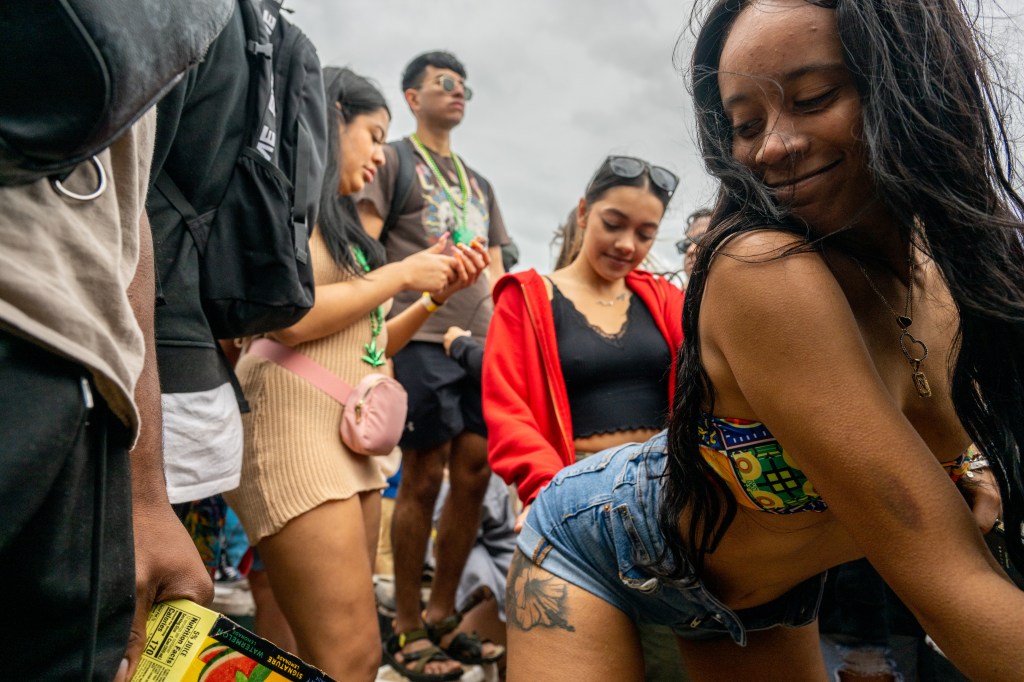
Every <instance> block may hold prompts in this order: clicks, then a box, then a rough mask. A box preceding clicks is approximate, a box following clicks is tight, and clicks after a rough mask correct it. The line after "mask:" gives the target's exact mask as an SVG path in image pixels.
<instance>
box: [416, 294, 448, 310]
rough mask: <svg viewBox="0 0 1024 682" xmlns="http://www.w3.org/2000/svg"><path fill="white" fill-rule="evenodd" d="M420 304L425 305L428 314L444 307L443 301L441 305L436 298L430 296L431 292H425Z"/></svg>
mask: <svg viewBox="0 0 1024 682" xmlns="http://www.w3.org/2000/svg"><path fill="white" fill-rule="evenodd" d="M420 303H422V304H423V307H424V308H426V309H427V312H428V313H432V312H434V311H435V310H437V309H438V308H440V307H441V306H443V305H444V302H443V301H442V302H441V303H438V302H437V301H435V300H434V297H433V296H431V295H430V292H429V291H424V292H423V295H422V296H420Z"/></svg>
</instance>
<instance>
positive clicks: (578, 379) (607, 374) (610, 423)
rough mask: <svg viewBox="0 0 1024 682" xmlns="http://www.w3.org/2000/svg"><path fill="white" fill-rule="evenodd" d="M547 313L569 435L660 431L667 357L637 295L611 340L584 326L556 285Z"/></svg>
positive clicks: (664, 414)
mask: <svg viewBox="0 0 1024 682" xmlns="http://www.w3.org/2000/svg"><path fill="white" fill-rule="evenodd" d="M552 286H553V287H554V285H552ZM551 312H552V315H553V317H554V320H555V335H556V338H557V340H558V359H559V361H560V362H561V363H562V378H563V379H564V380H565V388H566V392H567V393H568V396H569V411H570V413H571V414H572V430H573V435H574V436H575V437H576V438H583V437H586V436H592V435H594V434H598V433H614V432H617V431H628V430H631V429H661V428H663V427H664V426H665V419H666V417H667V416H668V381H669V376H668V375H669V373H670V368H671V365H672V356H671V354H670V351H669V348H668V345H667V344H666V343H665V337H664V336H662V335H661V332H660V331H658V327H657V325H656V324H655V323H654V318H653V317H652V316H651V311H649V310H648V309H647V306H645V305H644V303H643V301H641V300H640V297H639V296H637V295H635V294H634V295H632V296H631V297H630V299H629V311H628V312H627V313H626V323H625V324H624V325H623V326H622V329H621V330H620V331H619V332H618V333H617V334H614V335H611V336H609V335H608V334H605V333H604V332H602V331H601V330H600V329H597V328H596V327H594V326H593V325H591V324H590V323H589V322H587V318H585V317H584V316H583V314H582V313H581V312H580V311H579V310H577V309H576V306H574V305H573V304H572V301H570V300H569V299H567V298H566V297H565V296H564V295H563V294H562V292H561V291H559V290H558V287H554V298H553V299H552V300H551Z"/></svg>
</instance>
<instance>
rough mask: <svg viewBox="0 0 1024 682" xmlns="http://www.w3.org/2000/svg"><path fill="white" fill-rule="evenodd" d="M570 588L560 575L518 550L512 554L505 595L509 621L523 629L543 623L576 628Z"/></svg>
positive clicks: (541, 625)
mask: <svg viewBox="0 0 1024 682" xmlns="http://www.w3.org/2000/svg"><path fill="white" fill-rule="evenodd" d="M568 592H569V586H568V585H566V583H565V582H564V581H563V580H562V579H561V578H556V577H555V576H553V575H551V574H550V573H547V572H546V571H542V570H541V569H539V568H537V566H536V565H534V564H533V562H531V561H530V560H529V559H527V558H526V557H525V556H523V553H522V552H520V551H518V550H517V551H516V553H515V554H514V555H513V556H512V566H511V568H509V572H508V588H507V593H506V595H505V612H506V617H507V619H508V625H510V626H512V627H515V628H518V629H520V630H523V631H526V630H532V629H533V628H535V627H544V628H560V629H562V630H566V631H568V632H576V628H574V627H573V626H572V625H570V624H569V620H568V616H569V609H568V607H567V606H566V597H567V596H568Z"/></svg>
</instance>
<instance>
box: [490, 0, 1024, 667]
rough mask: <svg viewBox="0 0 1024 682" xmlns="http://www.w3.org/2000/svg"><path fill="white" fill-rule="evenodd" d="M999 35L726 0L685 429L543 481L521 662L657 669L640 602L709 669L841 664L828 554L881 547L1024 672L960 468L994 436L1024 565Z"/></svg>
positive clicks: (996, 660) (705, 46) (1023, 295)
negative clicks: (832, 634)
mask: <svg viewBox="0 0 1024 682" xmlns="http://www.w3.org/2000/svg"><path fill="white" fill-rule="evenodd" d="M983 54H984V52H983V47H982V46H981V44H980V36H979V34H978V33H977V32H976V31H975V30H974V28H973V26H972V25H971V23H970V21H969V19H968V18H967V16H966V15H965V11H964V8H963V7H962V3H960V2H958V1H957V0H874V1H873V2H865V1H861V0H819V1H817V2H813V1H809V0H718V1H717V2H714V3H713V4H712V5H711V7H710V10H709V11H708V12H707V13H706V14H705V17H704V21H703V26H702V29H701V31H700V34H699V37H698V40H697V45H696V50H695V53H694V57H693V65H692V72H691V76H692V78H693V88H694V101H695V109H696V111H697V114H698V134H699V141H700V145H701V151H702V153H703V157H704V158H705V160H706V163H707V167H708V169H709V171H710V172H711V173H712V174H714V175H715V176H716V177H717V178H718V180H719V182H720V193H719V199H718V204H717V207H716V210H715V214H714V216H713V219H712V227H711V229H710V231H709V232H708V233H707V235H706V236H705V237H704V238H703V239H702V241H701V245H700V247H701V248H700V250H699V253H698V258H697V263H696V265H695V268H694V273H693V279H692V281H691V283H690V285H689V287H688V290H687V300H686V306H685V311H684V323H683V327H684V332H685V342H684V348H683V351H682V354H681V358H682V362H681V364H680V370H679V374H678V377H677V386H678V390H677V391H676V396H675V403H674V410H673V415H672V419H671V423H670V428H669V430H668V432H667V433H666V434H662V435H659V436H657V437H655V438H653V439H651V440H649V441H648V442H647V443H644V444H642V445H630V446H625V447H623V448H620V449H618V450H613V451H608V452H605V453H602V454H600V455H597V456H595V457H592V458H590V459H588V460H587V461H586V462H583V463H581V464H579V465H576V466H573V467H570V468H568V469H566V470H564V471H563V472H561V473H559V474H558V475H556V476H555V477H554V479H553V480H552V482H551V483H550V484H549V486H548V487H547V488H546V489H545V490H544V491H543V492H541V494H540V495H539V496H538V498H537V499H536V501H535V502H534V504H533V507H532V510H531V514H530V516H529V518H528V519H527V521H526V524H525V526H524V529H523V532H522V533H521V534H520V538H519V551H520V553H519V554H517V555H516V558H515V559H514V560H513V568H512V572H511V575H510V580H509V584H510V585H511V586H512V587H511V588H510V595H509V599H508V601H509V603H510V604H512V603H515V604H518V605H519V608H518V609H510V616H509V623H510V625H511V627H510V633H509V652H510V658H509V679H510V680H525V679H532V678H536V677H537V676H541V677H545V678H547V679H562V680H576V679H579V680H582V679H591V678H593V677H595V676H596V677H601V678H602V679H615V680H637V679H639V672H638V667H637V666H636V658H637V644H636V635H635V626H634V622H643V621H654V622H659V623H664V624H668V625H670V626H671V627H672V628H673V629H674V630H675V632H676V634H677V635H679V637H680V640H679V642H680V649H681V651H682V652H683V654H684V658H685V661H686V665H687V668H688V670H689V673H690V675H691V677H692V678H694V679H698V680H719V679H720V680H736V679H759V680H824V679H825V672H824V667H823V663H822V658H821V653H820V649H819V645H818V637H817V630H816V626H815V624H814V623H815V615H816V611H817V605H818V600H819V598H820V594H821V584H822V579H823V572H824V571H825V569H827V568H829V567H830V566H834V565H837V564H839V563H842V562H845V561H850V560H852V559H855V558H857V557H860V556H867V558H868V559H869V560H870V562H871V563H872V564H873V565H874V567H875V568H876V569H877V570H878V571H879V573H880V574H881V575H882V577H883V578H884V579H885V580H886V581H887V582H888V583H889V584H890V585H891V586H892V587H893V589H894V590H895V591H896V593H897V594H898V595H899V596H900V597H901V599H903V601H905V602H906V603H907V605H908V606H909V607H910V608H911V610H912V611H913V613H914V615H915V616H916V617H917V618H918V620H919V621H920V622H921V624H922V625H923V627H924V628H925V630H926V631H927V632H928V633H929V634H930V635H931V637H932V638H933V639H934V641H935V642H936V643H937V644H938V646H940V647H941V648H942V649H943V650H944V651H945V653H946V654H947V655H948V656H949V658H950V659H951V660H952V661H953V662H954V663H955V664H956V665H957V666H958V667H959V668H960V669H961V670H962V671H963V672H964V673H965V674H966V675H968V676H969V677H970V678H971V679H973V680H1006V679H1015V678H1016V677H1019V675H1020V671H1021V670H1024V594H1022V593H1021V592H1020V591H1019V590H1018V589H1017V588H1016V587H1015V586H1014V585H1013V584H1012V583H1011V582H1010V581H1009V580H1008V579H1007V577H1006V575H1005V573H1003V572H1002V570H1001V569H1000V568H999V566H998V565H997V563H996V561H995V560H994V558H993V557H992V555H991V554H990V553H989V552H988V551H987V549H986V547H985V544H984V542H983V539H982V535H981V532H980V531H979V526H983V527H984V526H991V525H992V524H993V523H994V521H995V519H994V518H991V516H990V517H989V518H980V516H981V515H983V514H986V515H992V514H994V512H993V511H992V507H991V506H989V505H980V506H979V507H978V509H979V511H978V514H979V517H978V518H976V517H974V516H972V514H971V509H970V508H969V506H968V505H967V504H966V503H965V502H964V498H963V497H962V496H961V495H960V494H959V491H958V490H957V487H956V485H955V481H956V480H957V479H959V478H960V476H962V475H963V473H964V472H965V471H966V470H967V469H968V468H969V467H971V466H972V465H973V467H974V469H975V470H980V469H979V467H983V466H984V462H985V461H987V462H989V463H990V465H991V467H992V469H993V470H994V472H995V474H996V478H997V479H998V481H999V487H1000V489H1001V493H1002V504H1003V520H1004V522H1005V526H1006V528H1007V532H1008V536H1009V543H1010V547H1011V556H1012V558H1013V561H1014V563H1015V564H1016V565H1018V566H1020V565H1022V564H1024V551H1022V548H1021V542H1020V537H1019V535H1020V529H1021V512H1022V510H1024V504H1022V502H1024V498H1022V486H1021V476H1022V471H1021V461H1020V449H1021V444H1022V443H1024V421H1022V420H1021V415H1022V414H1024V267H1022V263H1024V246H1022V241H1021V238H1022V225H1021V222H1020V219H1019V218H1018V216H1020V215H1024V202H1022V201H1021V198H1020V197H1019V196H1018V195H1017V193H1016V191H1015V186H1016V183H1017V181H1018V180H1019V178H1017V176H1016V175H1014V173H1013V158H1012V155H1011V154H1010V152H1009V149H1010V147H1009V143H1008V141H1007V136H1006V135H1005V134H1004V131H1003V129H1002V126H1003V122H1004V120H1005V119H1004V117H1003V115H1002V113H1001V112H1000V111H999V110H998V108H997V107H996V106H995V103H997V102H998V100H999V91H998V90H997V89H996V86H995V84H993V82H992V81H990V80H989V76H988V74H987V71H986V66H985V59H984V58H983V56H982V55H983ZM972 443H974V444H975V445H976V446H977V450H978V451H980V453H981V454H978V455H975V454H974V450H973V449H972V448H971V444H972ZM972 460H973V462H972ZM512 614H515V617H513V615H512ZM780 626H781V627H780ZM737 644H740V645H742V646H736V645H737ZM570 650H571V651H572V655H571V656H570V655H569V654H568V652H569V651H570Z"/></svg>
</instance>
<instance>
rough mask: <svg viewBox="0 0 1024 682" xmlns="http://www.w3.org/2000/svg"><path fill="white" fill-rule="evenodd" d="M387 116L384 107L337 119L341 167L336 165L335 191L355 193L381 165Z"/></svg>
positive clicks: (387, 124) (371, 179)
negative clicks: (350, 117) (346, 121)
mask: <svg viewBox="0 0 1024 682" xmlns="http://www.w3.org/2000/svg"><path fill="white" fill-rule="evenodd" d="M390 123H391V117H390V116H388V112H387V110H386V109H383V108H381V109H377V110H375V111H371V112H370V113H368V114H359V115H358V116H353V117H352V120H351V121H349V122H348V124H347V125H346V124H344V123H339V124H338V125H339V135H338V144H339V146H340V147H341V150H340V151H341V167H340V168H339V169H338V193H339V194H342V195H348V194H355V193H356V192H358V191H359V190H361V189H362V188H363V186H364V185H365V184H366V183H368V182H372V181H373V178H374V176H375V175H376V174H377V169H378V168H380V167H381V166H383V165H384V141H385V140H386V139H387V136H388V126H389V125H390Z"/></svg>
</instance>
